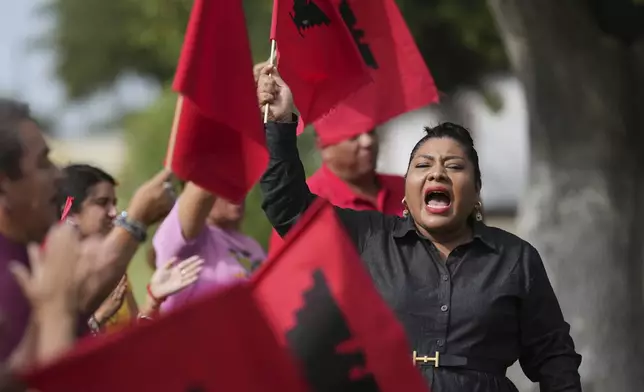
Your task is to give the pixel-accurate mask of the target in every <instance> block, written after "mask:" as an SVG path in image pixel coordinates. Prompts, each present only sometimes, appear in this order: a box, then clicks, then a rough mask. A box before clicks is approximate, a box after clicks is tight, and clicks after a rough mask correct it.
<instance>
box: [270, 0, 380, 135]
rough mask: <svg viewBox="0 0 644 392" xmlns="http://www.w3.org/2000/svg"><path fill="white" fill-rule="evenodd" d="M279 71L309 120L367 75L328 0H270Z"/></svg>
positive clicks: (321, 112) (341, 97) (329, 108)
mask: <svg viewBox="0 0 644 392" xmlns="http://www.w3.org/2000/svg"><path fill="white" fill-rule="evenodd" d="M274 2H275V3H274V7H273V25H272V28H271V34H272V35H274V37H271V38H274V39H275V41H276V42H277V50H278V52H279V71H280V74H281V76H282V77H283V78H284V81H285V82H286V83H287V84H288V85H289V87H290V88H291V90H292V91H293V97H294V99H295V106H297V109H298V111H299V112H300V117H301V118H302V119H303V121H305V122H306V123H307V124H308V123H310V122H312V121H315V120H316V119H318V118H320V117H321V116H323V115H324V114H326V113H328V112H329V110H331V109H332V108H333V107H334V106H335V105H336V104H337V103H338V102H340V101H341V100H343V99H345V98H346V97H347V96H349V95H350V94H352V93H354V92H355V91H357V90H358V89H359V88H360V87H362V86H364V85H365V84H366V83H368V82H369V81H370V80H371V78H370V76H369V71H368V70H367V68H366V67H365V65H364V63H363V62H362V59H361V57H360V53H359V52H358V50H357V48H356V46H355V44H354V43H353V39H352V38H351V34H350V33H349V30H348V29H347V27H346V25H345V24H344V22H343V21H342V18H341V16H340V14H339V12H338V10H337V8H336V7H334V6H333V4H332V3H331V0H290V1H285V0H274Z"/></svg>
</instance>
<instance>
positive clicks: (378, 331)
mask: <svg viewBox="0 0 644 392" xmlns="http://www.w3.org/2000/svg"><path fill="white" fill-rule="evenodd" d="M251 284H252V285H253V290H254V292H255V298H256V301H257V302H258V304H260V308H261V309H262V310H263V311H264V312H265V315H266V317H267V318H268V319H269V320H270V322H272V326H273V328H274V330H275V331H276V333H277V334H278V335H280V336H281V338H282V343H283V344H285V345H287V346H288V347H289V348H290V349H291V352H292V354H293V355H294V356H295V358H296V359H297V360H299V364H300V368H301V369H302V371H303V372H304V374H305V376H306V379H307V381H308V383H309V386H310V387H311V390H314V391H350V390H359V391H363V392H367V391H373V392H376V391H380V392H400V391H406V392H417V391H424V392H425V391H428V389H427V384H426V382H425V380H424V379H423V377H422V375H421V374H420V372H419V371H418V370H417V369H416V368H415V367H414V365H413V364H412V362H413V361H412V356H411V350H410V349H409V345H408V342H407V339H406V336H405V333H404V330H403V328H402V326H401V325H400V324H399V323H398V321H397V320H396V318H395V316H394V314H393V312H392V311H391V310H389V308H388V307H387V305H386V304H385V302H384V301H383V299H382V298H381V297H380V295H379V294H378V292H377V291H376V288H375V287H374V285H373V283H372V281H371V278H370V276H369V274H368V273H367V271H366V270H365V268H364V266H363V265H362V261H361V260H360V256H359V255H358V253H357V251H356V249H355V246H354V244H353V243H352V242H351V240H350V239H349V237H348V236H347V234H346V231H345V229H344V227H343V226H342V224H341V222H340V221H339V220H338V217H337V216H336V213H335V210H334V207H333V206H331V204H329V203H328V202H326V201H325V200H324V199H321V198H318V199H317V200H316V201H315V202H314V204H313V205H312V206H311V207H309V209H308V211H307V212H306V214H305V215H304V216H303V217H302V218H301V220H300V222H298V224H297V225H296V227H294V228H293V230H292V232H290V233H289V235H288V236H287V237H286V242H285V244H284V246H282V247H280V248H279V250H278V251H277V252H276V253H275V255H274V256H273V257H271V258H270V259H269V261H268V262H267V263H266V264H265V265H263V266H262V268H261V269H260V270H259V271H258V272H257V274H256V275H255V276H254V278H253V280H252V282H251Z"/></svg>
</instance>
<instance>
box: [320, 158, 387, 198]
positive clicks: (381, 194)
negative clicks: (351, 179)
mask: <svg viewBox="0 0 644 392" xmlns="http://www.w3.org/2000/svg"><path fill="white" fill-rule="evenodd" d="M320 172H321V174H322V176H323V177H324V185H325V186H328V187H329V188H331V191H332V192H333V193H334V194H335V197H337V198H340V199H342V200H343V201H345V202H348V203H351V204H353V203H355V202H363V203H369V204H373V200H369V199H366V198H365V197H362V196H361V195H359V194H356V193H355V192H354V191H353V190H352V189H351V188H350V187H349V185H347V183H345V182H344V181H343V180H342V179H341V178H339V177H338V176H336V175H335V173H333V172H332V171H331V169H329V168H328V167H327V166H326V165H324V164H323V165H322V167H321V168H320ZM376 178H377V179H378V181H379V182H380V189H379V190H378V198H377V202H378V204H383V203H384V200H385V199H386V197H387V194H388V190H387V187H385V186H384V184H383V181H382V179H381V176H380V175H378V174H376ZM375 207H380V206H379V205H376V206H375Z"/></svg>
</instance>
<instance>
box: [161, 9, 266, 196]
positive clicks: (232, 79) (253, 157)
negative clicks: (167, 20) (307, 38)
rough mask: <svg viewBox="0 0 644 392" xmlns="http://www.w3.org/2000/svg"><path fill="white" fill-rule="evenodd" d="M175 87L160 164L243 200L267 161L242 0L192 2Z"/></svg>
mask: <svg viewBox="0 0 644 392" xmlns="http://www.w3.org/2000/svg"><path fill="white" fill-rule="evenodd" d="M173 87H174V89H175V90H176V91H178V92H179V93H180V94H181V95H182V99H181V101H180V102H179V105H180V107H179V109H178V110H177V114H176V115H175V116H176V117H175V126H174V127H173V137H172V138H171V140H170V145H169V147H168V150H169V151H168V157H167V161H166V163H167V164H168V165H169V166H170V168H171V170H172V171H173V172H174V173H175V174H176V175H177V176H178V177H179V178H181V179H183V180H186V181H192V182H194V183H196V184H197V185H199V186H201V187H203V188H204V189H207V190H209V191H211V192H212V193H214V194H217V195H219V196H222V197H224V198H226V199H229V200H232V201H236V202H239V201H241V200H242V199H243V198H244V196H245V195H246V193H247V192H248V191H249V190H250V188H252V186H253V185H254V184H255V183H256V182H257V180H258V179H259V177H260V176H261V175H262V173H263V172H264V170H265V168H266V164H267V162H268V153H267V151H266V149H265V139H264V128H263V125H262V122H261V113H260V111H259V108H258V105H257V93H256V88H255V81H254V78H253V62H252V58H251V52H250V45H249V42H248V34H247V31H246V22H245V18H244V10H243V6H242V1H241V0H196V1H195V2H194V5H193V8H192V14H191V16H190V22H189V24H188V29H187V31H186V36H185V40H184V44H183V49H182V52H181V57H180V59H179V64H178V67H177V73H176V76H175V80H174V85H173ZM177 117H178V118H177Z"/></svg>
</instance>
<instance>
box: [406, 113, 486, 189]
mask: <svg viewBox="0 0 644 392" xmlns="http://www.w3.org/2000/svg"><path fill="white" fill-rule="evenodd" d="M425 133H426V134H425V136H423V138H422V139H420V140H419V141H418V143H416V145H415V146H414V148H413V149H412V150H411V155H410V156H409V164H408V165H407V167H409V165H410V164H411V161H412V159H414V156H415V155H416V153H417V152H418V149H419V148H420V147H421V146H422V145H423V144H425V142H427V141H428V140H429V139H442V138H450V139H453V140H455V141H457V142H458V144H460V145H461V147H462V148H463V150H464V151H465V155H467V158H468V159H469V160H470V162H472V165H473V166H474V181H475V185H476V189H481V186H482V185H483V183H482V181H481V168H480V167H479V155H478V154H477V153H476V149H475V148H474V140H472V136H471V135H470V131H468V130H467V129H466V128H465V127H462V126H460V125H457V124H454V123H450V122H445V123H442V124H439V125H437V126H435V127H431V128H430V127H425Z"/></svg>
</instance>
